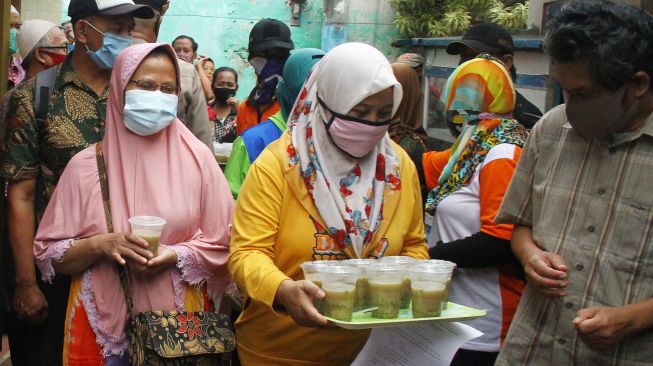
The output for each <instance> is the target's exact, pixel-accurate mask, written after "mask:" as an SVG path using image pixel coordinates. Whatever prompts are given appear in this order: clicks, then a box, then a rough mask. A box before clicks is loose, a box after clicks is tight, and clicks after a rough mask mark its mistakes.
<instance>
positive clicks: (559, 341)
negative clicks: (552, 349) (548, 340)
mask: <svg viewBox="0 0 653 366" xmlns="http://www.w3.org/2000/svg"><path fill="white" fill-rule="evenodd" d="M558 343H560V344H565V343H567V341H566V340H565V339H564V338H558Z"/></svg>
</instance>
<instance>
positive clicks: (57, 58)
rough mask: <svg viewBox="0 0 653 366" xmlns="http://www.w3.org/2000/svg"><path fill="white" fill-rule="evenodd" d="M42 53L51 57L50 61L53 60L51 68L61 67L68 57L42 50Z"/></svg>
mask: <svg viewBox="0 0 653 366" xmlns="http://www.w3.org/2000/svg"><path fill="white" fill-rule="evenodd" d="M41 52H42V53H44V54H46V55H48V56H50V59H51V60H52V63H53V64H52V66H50V67H54V66H57V65H61V64H62V63H63V62H64V61H66V56H67V55H62V54H60V53H54V52H50V51H46V50H41Z"/></svg>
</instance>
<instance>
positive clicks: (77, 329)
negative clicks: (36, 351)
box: [34, 44, 233, 366]
mask: <svg viewBox="0 0 653 366" xmlns="http://www.w3.org/2000/svg"><path fill="white" fill-rule="evenodd" d="M110 91H111V92H110V96H109V104H108V111H107V117H106V132H105V137H104V140H103V141H102V151H103V153H104V159H105V161H106V167H107V175H108V186H109V195H110V201H111V215H112V219H113V226H114V233H108V230H107V225H106V221H105V214H104V208H103V200H102V194H101V189H100V180H99V174H98V168H97V163H96V146H95V145H93V146H90V147H88V148H87V149H86V150H83V151H82V152H80V153H79V154H77V155H76V156H75V157H73V159H72V160H71V161H70V163H69V164H68V166H67V167H66V170H65V171H64V173H63V175H62V177H61V180H60V181H59V184H58V186H57V189H56V191H55V193H54V196H53V197H52V200H51V201H50V204H49V205H48V208H47V210H46V211H45V214H44V216H43V220H42V221H41V224H40V226H39V229H38V233H37V235H36V241H35V246H34V248H35V249H34V252H35V256H36V260H37V264H38V266H39V268H40V270H41V273H42V274H43V277H44V279H45V280H51V279H52V278H53V277H54V276H55V275H56V274H63V275H72V276H73V283H72V286H71V292H70V297H69V300H68V315H67V317H66V329H65V335H66V338H65V342H64V350H63V358H64V365H85V366H88V365H127V357H126V356H127V352H126V351H127V350H128V348H129V342H128V340H127V338H126V334H125V325H126V322H127V317H128V316H127V306H126V303H125V297H124V294H123V291H122V288H121V286H120V280H119V276H118V271H117V267H116V266H117V265H123V266H127V267H128V268H129V276H130V283H131V288H132V296H133V299H134V306H135V309H134V310H135V312H136V313H138V312H142V311H148V310H186V311H199V310H208V306H209V305H208V304H209V301H207V300H211V299H217V298H218V297H219V296H220V295H221V294H222V293H223V291H224V290H225V289H226V288H227V287H228V285H229V284H230V283H231V280H230V277H229V273H228V269H227V264H226V262H227V259H228V256H229V240H230V230H231V220H232V206H233V200H232V199H231V194H230V191H229V186H228V185H227V182H226V180H225V178H224V176H223V175H222V172H221V171H220V168H219V166H218V164H217V163H216V161H215V159H214V157H213V154H211V152H210V151H209V150H208V148H207V147H206V146H205V145H204V144H203V143H201V142H200V141H199V140H197V139H196V138H195V137H194V136H193V134H192V133H191V132H190V131H189V130H188V129H187V128H186V127H185V126H184V125H183V124H182V122H180V121H179V120H178V119H177V118H176V116H175V114H176V111H177V104H176V103H177V94H178V92H179V69H178V65H177V58H176V56H175V53H174V50H173V49H172V47H170V46H169V45H162V44H141V45H136V46H132V47H129V48H128V49H126V50H125V51H124V52H123V53H122V54H121V55H120V56H119V57H118V59H117V61H116V64H115V67H114V69H113V74H112V76H111V84H110ZM139 215H150V216H158V217H162V218H164V219H165V220H166V222H167V224H166V226H165V228H164V230H163V233H162V235H161V241H160V243H161V245H160V246H159V249H158V252H157V253H156V254H157V255H156V256H153V255H152V253H150V252H148V251H147V249H146V248H147V242H145V240H143V239H141V238H139V237H138V236H136V235H133V234H131V233H130V225H129V222H128V219H129V218H130V217H132V216H139Z"/></svg>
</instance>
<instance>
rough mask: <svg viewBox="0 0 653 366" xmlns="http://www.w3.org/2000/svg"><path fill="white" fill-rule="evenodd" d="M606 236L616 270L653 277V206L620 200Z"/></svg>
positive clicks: (608, 252) (608, 253)
mask: <svg viewBox="0 0 653 366" xmlns="http://www.w3.org/2000/svg"><path fill="white" fill-rule="evenodd" d="M613 218H614V219H613V221H612V223H611V224H610V227H609V234H608V237H607V238H606V243H607V245H606V248H607V251H606V254H607V255H608V256H607V259H608V262H609V263H610V264H611V267H612V269H613V270H615V271H618V272H625V273H627V274H631V275H636V274H639V275H643V276H645V277H649V278H653V238H652V235H653V210H652V209H651V207H650V206H647V205H646V204H644V203H642V202H637V201H632V200H620V201H619V202H617V203H616V205H615V210H614V212H613Z"/></svg>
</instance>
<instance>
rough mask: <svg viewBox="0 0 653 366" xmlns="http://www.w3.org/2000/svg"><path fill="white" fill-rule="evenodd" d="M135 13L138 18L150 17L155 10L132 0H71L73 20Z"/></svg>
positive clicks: (70, 13)
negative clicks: (93, 16) (95, 15)
mask: <svg viewBox="0 0 653 366" xmlns="http://www.w3.org/2000/svg"><path fill="white" fill-rule="evenodd" d="M131 13H133V14H134V16H135V17H136V18H143V19H149V18H152V17H153V16H154V12H153V11H152V9H151V8H150V7H149V6H147V5H136V4H134V2H133V1H132V0H70V5H68V16H70V17H71V18H72V19H73V20H77V19H81V18H85V17H87V16H89V15H94V14H99V15H125V14H131Z"/></svg>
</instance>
